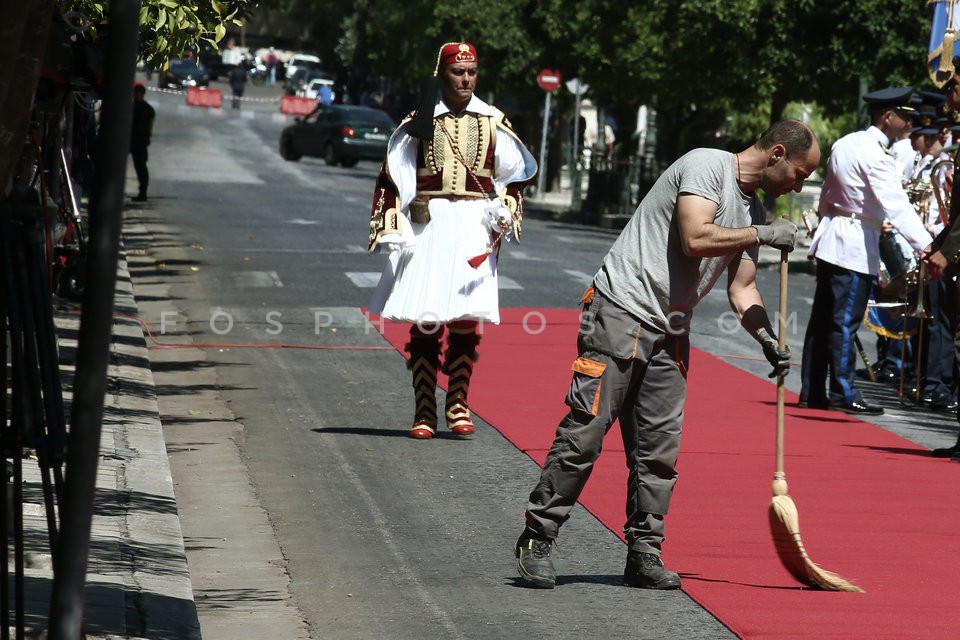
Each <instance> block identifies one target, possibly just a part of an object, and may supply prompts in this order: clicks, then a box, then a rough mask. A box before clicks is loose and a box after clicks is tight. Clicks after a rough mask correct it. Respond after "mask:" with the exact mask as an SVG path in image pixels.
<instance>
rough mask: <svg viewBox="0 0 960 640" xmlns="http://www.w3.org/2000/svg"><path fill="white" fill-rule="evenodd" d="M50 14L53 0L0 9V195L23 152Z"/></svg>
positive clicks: (7, 189) (11, 5) (12, 3)
mask: <svg viewBox="0 0 960 640" xmlns="http://www.w3.org/2000/svg"><path fill="white" fill-rule="evenodd" d="M52 14H53V0H38V1H36V2H5V3H4V4H3V9H2V11H0V60H3V61H4V63H3V64H2V65H0V197H3V196H6V194H7V193H8V192H9V190H10V179H11V178H12V177H13V170H14V167H15V166H16V164H17V160H18V158H19V157H20V154H21V153H22V152H23V145H24V140H25V136H26V133H27V128H28V126H29V124H30V112H31V109H32V107H33V100H34V94H35V93H36V90H37V80H38V79H39V78H40V69H41V64H42V62H43V53H44V49H45V47H46V43H47V32H48V31H49V25H50V17H51V15H52Z"/></svg>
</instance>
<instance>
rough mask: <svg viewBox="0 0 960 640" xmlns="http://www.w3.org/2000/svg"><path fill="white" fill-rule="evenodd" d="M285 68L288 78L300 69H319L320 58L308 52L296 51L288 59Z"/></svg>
mask: <svg viewBox="0 0 960 640" xmlns="http://www.w3.org/2000/svg"><path fill="white" fill-rule="evenodd" d="M284 68H285V69H286V71H287V78H290V77H292V76H293V74H295V73H296V72H297V71H298V70H300V69H319V68H320V58H319V57H317V56H312V55H310V54H307V53H295V54H293V55H292V56H290V57H289V58H288V59H287V61H286V63H285V64H284Z"/></svg>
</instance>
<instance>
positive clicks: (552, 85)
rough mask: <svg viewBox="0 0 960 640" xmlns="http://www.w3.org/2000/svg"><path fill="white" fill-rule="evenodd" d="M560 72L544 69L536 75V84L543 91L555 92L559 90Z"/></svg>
mask: <svg viewBox="0 0 960 640" xmlns="http://www.w3.org/2000/svg"><path fill="white" fill-rule="evenodd" d="M562 79H563V78H561V77H560V72H559V71H557V70H555V69H544V70H543V71H541V72H540V73H538V74H537V84H538V85H540V88H541V89H543V90H544V91H556V90H557V89H559V88H560V81H561V80H562Z"/></svg>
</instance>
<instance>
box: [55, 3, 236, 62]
mask: <svg viewBox="0 0 960 640" xmlns="http://www.w3.org/2000/svg"><path fill="white" fill-rule="evenodd" d="M57 4H58V6H59V7H60V9H61V10H62V11H64V12H71V11H72V12H78V13H79V14H81V15H82V16H83V18H85V19H86V20H87V21H88V23H89V26H90V31H91V33H92V35H93V37H94V38H101V37H103V35H104V34H105V32H106V30H107V29H109V28H110V25H109V20H108V19H107V13H108V9H109V6H110V3H109V2H108V0H59V1H58V3H57ZM254 4H255V0H207V1H200V0H188V1H187V2H180V1H178V0H141V3H140V57H141V58H143V59H144V60H146V61H147V62H149V63H151V64H152V65H153V66H155V67H159V66H161V65H162V64H163V63H165V62H166V61H167V59H168V58H171V57H176V56H179V55H181V54H182V53H183V52H184V51H186V50H187V49H190V48H198V47H199V46H200V44H201V43H203V42H208V43H210V44H211V45H213V46H216V45H217V43H218V42H219V41H220V40H221V38H223V36H224V35H226V32H227V25H228V24H231V23H232V24H236V25H239V24H241V23H240V21H241V20H242V19H243V18H244V17H245V16H246V15H247V14H248V13H249V11H250V9H251V8H252V6H253V5H254Z"/></svg>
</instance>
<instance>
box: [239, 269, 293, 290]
mask: <svg viewBox="0 0 960 640" xmlns="http://www.w3.org/2000/svg"><path fill="white" fill-rule="evenodd" d="M233 281H234V284H236V285H237V286H238V287H282V286H283V283H282V282H281V281H280V276H278V275H277V272H276V271H239V272H237V273H235V274H233Z"/></svg>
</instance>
